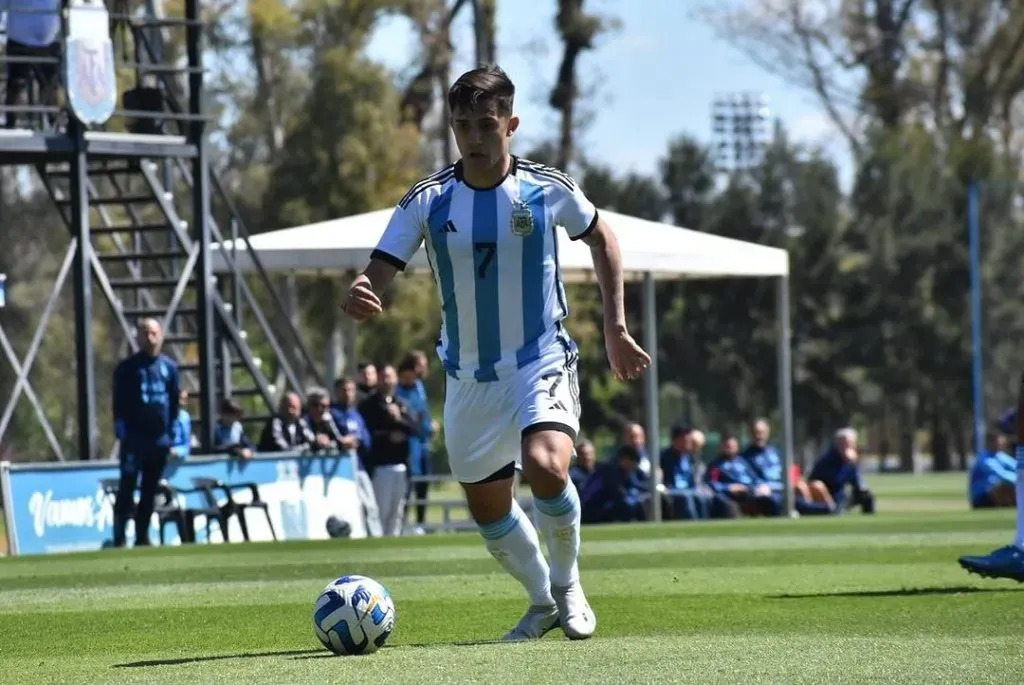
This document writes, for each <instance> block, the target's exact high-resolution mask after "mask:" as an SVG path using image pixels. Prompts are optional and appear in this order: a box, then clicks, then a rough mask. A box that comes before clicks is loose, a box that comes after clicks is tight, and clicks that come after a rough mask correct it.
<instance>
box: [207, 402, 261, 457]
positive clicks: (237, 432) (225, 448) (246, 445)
mask: <svg viewBox="0 0 1024 685" xmlns="http://www.w3.org/2000/svg"><path fill="white" fill-rule="evenodd" d="M244 415H245V411H244V410H243V409H242V405H240V404H238V402H236V401H235V400H233V399H231V398H230V397H225V398H224V399H222V400H221V401H220V407H219V408H218V409H217V424H216V425H215V426H214V427H213V450H214V451H215V452H223V453H225V454H230V455H232V456H234V457H238V458H239V459H252V443H250V442H249V439H248V438H247V437H245V428H244V427H243V426H242V417H243V416H244Z"/></svg>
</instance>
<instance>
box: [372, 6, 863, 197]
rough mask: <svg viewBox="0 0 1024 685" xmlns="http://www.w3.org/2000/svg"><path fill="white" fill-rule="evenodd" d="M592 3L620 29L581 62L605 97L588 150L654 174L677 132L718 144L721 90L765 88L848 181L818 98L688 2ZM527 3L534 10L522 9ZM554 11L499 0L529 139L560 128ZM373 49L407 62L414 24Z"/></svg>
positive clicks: (466, 53) (802, 136) (393, 31)
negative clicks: (761, 63) (549, 100)
mask: <svg viewBox="0 0 1024 685" xmlns="http://www.w3.org/2000/svg"><path fill="white" fill-rule="evenodd" d="M587 4H588V5H590V6H591V7H592V8H593V9H594V10H596V11H599V12H601V13H603V14H606V15H611V16H614V17H617V18H618V19H619V21H620V22H621V28H620V29H619V30H618V31H617V32H615V33H614V34H612V35H609V36H606V37H605V38H604V39H603V40H602V41H601V43H600V44H599V46H598V47H597V49H595V50H593V51H591V52H587V53H584V55H583V57H582V58H581V60H580V62H579V74H580V76H581V77H582V81H583V84H582V85H584V86H585V87H595V86H596V88H597V97H598V102H599V108H598V111H597V113H596V118H595V119H594V121H593V122H592V123H591V125H590V127H589V129H588V130H587V131H586V133H585V136H584V138H583V139H582V141H581V142H582V146H583V147H585V149H586V152H587V154H588V156H589V157H591V158H592V159H594V160H595V161H598V162H602V163H605V164H608V165H610V166H612V167H615V168H616V169H620V170H622V171H627V170H628V171H638V172H646V173H650V172H653V171H654V170H655V169H656V168H657V163H658V159H659V158H660V156H661V155H662V154H663V151H664V149H665V146H666V142H667V141H668V140H669V139H671V138H672V137H674V136H676V135H678V134H680V133H687V134H690V135H693V136H696V137H697V138H699V139H700V140H702V141H706V142H710V141H711V118H710V111H711V105H712V102H713V100H714V99H715V97H716V95H721V94H725V93H732V92H737V91H758V92H762V93H764V94H766V95H767V96H768V98H769V106H770V109H771V111H772V114H773V116H775V117H778V118H780V119H781V120H782V121H783V122H784V124H785V125H786V127H787V129H788V130H789V131H790V134H791V135H792V136H793V137H794V138H796V139H798V140H800V141H803V142H807V143H811V144H815V145H820V146H821V147H822V148H823V149H824V150H825V151H826V152H827V153H828V154H829V155H830V156H831V157H832V158H833V159H834V160H835V161H836V162H837V163H838V164H839V166H840V173H841V175H842V176H843V180H844V185H845V183H846V182H848V180H849V177H850V173H851V169H850V162H849V157H848V154H847V151H846V149H845V146H844V145H843V144H842V142H841V141H840V140H839V139H838V137H837V136H836V134H835V132H834V129H833V128H832V127H831V126H830V125H829V123H828V120H827V118H826V117H825V116H824V115H823V114H822V112H821V110H820V108H819V107H818V106H817V104H816V103H815V101H814V99H813V98H812V96H811V95H809V94H806V93H804V92H803V91H802V90H801V89H799V88H796V87H794V86H791V85H789V84H787V83H785V82H783V81H782V80H781V79H779V78H776V77H774V76H773V75H772V74H770V73H767V72H766V71H764V70H763V69H761V68H760V67H758V66H757V65H756V64H754V63H753V62H752V61H751V60H750V59H748V58H747V57H746V56H745V55H743V54H742V53H741V52H739V51H738V50H736V49H735V48H733V47H732V46H731V45H729V44H728V43H726V42H725V41H723V40H721V39H719V38H717V37H716V36H715V34H714V32H713V31H712V29H710V28H709V27H707V26H706V25H705V24H703V23H701V22H699V21H697V20H696V19H694V18H692V17H691V16H690V11H691V10H690V7H692V5H691V3H688V2H686V0H597V1H596V2H588V3H587ZM688 5H689V6H690V7H688ZM524 6H529V8H530V10H531V11H530V12H522V9H523V7H524ZM555 12H556V3H555V1H554V0H499V1H498V17H497V26H498V62H499V63H500V64H501V66H502V67H503V68H504V69H505V70H506V71H507V72H508V73H509V75H510V76H511V77H512V79H513V80H514V81H515V83H516V87H517V101H516V107H517V110H518V113H519V115H520V116H521V117H522V118H523V123H522V125H521V128H520V131H522V132H523V134H524V135H525V137H526V138H527V139H528V141H527V142H529V140H536V139H540V138H545V137H551V135H550V134H553V133H554V131H555V130H556V129H555V127H556V126H557V119H556V117H555V114H554V112H553V110H552V109H551V108H550V107H548V106H547V104H546V96H547V93H548V92H549V89H550V86H551V84H552V83H553V81H554V77H555V74H556V71H557V69H558V64H559V61H560V59H561V45H560V43H559V40H558V36H557V34H556V33H555V29H554V16H555ZM468 20H469V13H468V12H467V13H466V17H464V20H463V21H460V22H459V23H458V25H457V26H456V27H455V45H456V50H457V53H458V54H457V55H456V63H455V71H456V73H458V72H459V71H461V70H464V69H468V68H472V66H473V64H472V58H473V42H472V35H471V33H470V31H469V21H468ZM460 46H464V47H461V48H460ZM542 46H543V47H542ZM369 52H370V54H371V56H372V57H373V58H374V59H376V60H379V61H381V62H383V63H385V64H387V65H388V66H390V67H392V68H394V69H396V70H402V69H406V68H407V67H408V65H409V64H410V61H411V60H412V59H413V57H414V55H415V54H416V38H415V35H414V34H413V33H412V30H411V28H410V26H409V23H408V22H407V21H406V20H402V19H394V20H389V21H387V22H384V23H383V24H382V25H381V26H380V27H379V29H378V30H377V32H376V33H375V35H374V37H373V39H372V41H371V44H370V47H369ZM545 134H549V135H545ZM520 145H521V146H522V148H525V147H528V146H527V145H523V144H522V143H520Z"/></svg>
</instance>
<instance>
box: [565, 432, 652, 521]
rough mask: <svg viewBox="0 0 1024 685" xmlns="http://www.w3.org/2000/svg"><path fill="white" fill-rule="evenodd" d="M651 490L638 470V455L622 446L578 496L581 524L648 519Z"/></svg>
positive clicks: (595, 473)
mask: <svg viewBox="0 0 1024 685" xmlns="http://www.w3.org/2000/svg"><path fill="white" fill-rule="evenodd" d="M649 492H650V489H649V487H648V482H647V477H646V476H645V475H644V474H643V472H642V471H641V470H640V453H639V452H638V451H637V449H636V447H634V446H633V445H622V446H621V447H619V449H618V451H616V453H615V456H614V457H613V458H612V459H611V460H609V461H606V462H604V463H603V464H601V465H600V466H598V467H597V470H596V471H594V474H593V475H592V476H590V478H588V479H587V482H586V485H584V487H583V492H582V493H580V509H581V516H580V520H581V522H582V523H587V524H590V523H628V522H630V521H646V520H647V501H648V500H649V499H650V497H649Z"/></svg>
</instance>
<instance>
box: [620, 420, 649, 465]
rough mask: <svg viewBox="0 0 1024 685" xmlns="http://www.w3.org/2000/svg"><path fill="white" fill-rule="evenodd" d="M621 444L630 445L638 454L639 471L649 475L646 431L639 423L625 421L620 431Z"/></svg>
mask: <svg viewBox="0 0 1024 685" xmlns="http://www.w3.org/2000/svg"><path fill="white" fill-rule="evenodd" d="M622 444H623V445H630V446H632V447H633V449H635V450H636V453H637V454H639V455H640V464H639V466H640V472H641V473H643V474H644V475H645V476H650V475H651V458H650V456H649V455H648V454H647V431H646V430H644V427H643V426H641V425H640V424H639V423H627V424H626V427H625V428H624V429H623V431H622Z"/></svg>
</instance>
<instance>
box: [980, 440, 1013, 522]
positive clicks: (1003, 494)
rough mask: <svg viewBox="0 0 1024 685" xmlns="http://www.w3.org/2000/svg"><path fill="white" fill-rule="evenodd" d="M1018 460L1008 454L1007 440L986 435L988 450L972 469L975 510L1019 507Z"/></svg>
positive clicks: (986, 449)
mask: <svg viewBox="0 0 1024 685" xmlns="http://www.w3.org/2000/svg"><path fill="white" fill-rule="evenodd" d="M1016 488H1017V461H1016V460H1015V459H1014V458H1013V457H1011V456H1010V455H1009V454H1008V453H1007V452H1006V438H1005V437H1004V436H1002V435H1000V434H999V433H997V432H995V431H989V432H987V433H986V434H985V449H984V450H982V452H981V454H979V455H978V457H977V459H975V461H974V466H972V467H971V481H970V497H971V508H972V509H989V508H992V507H1016V506H1017V499H1016V498H1017V490H1016Z"/></svg>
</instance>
